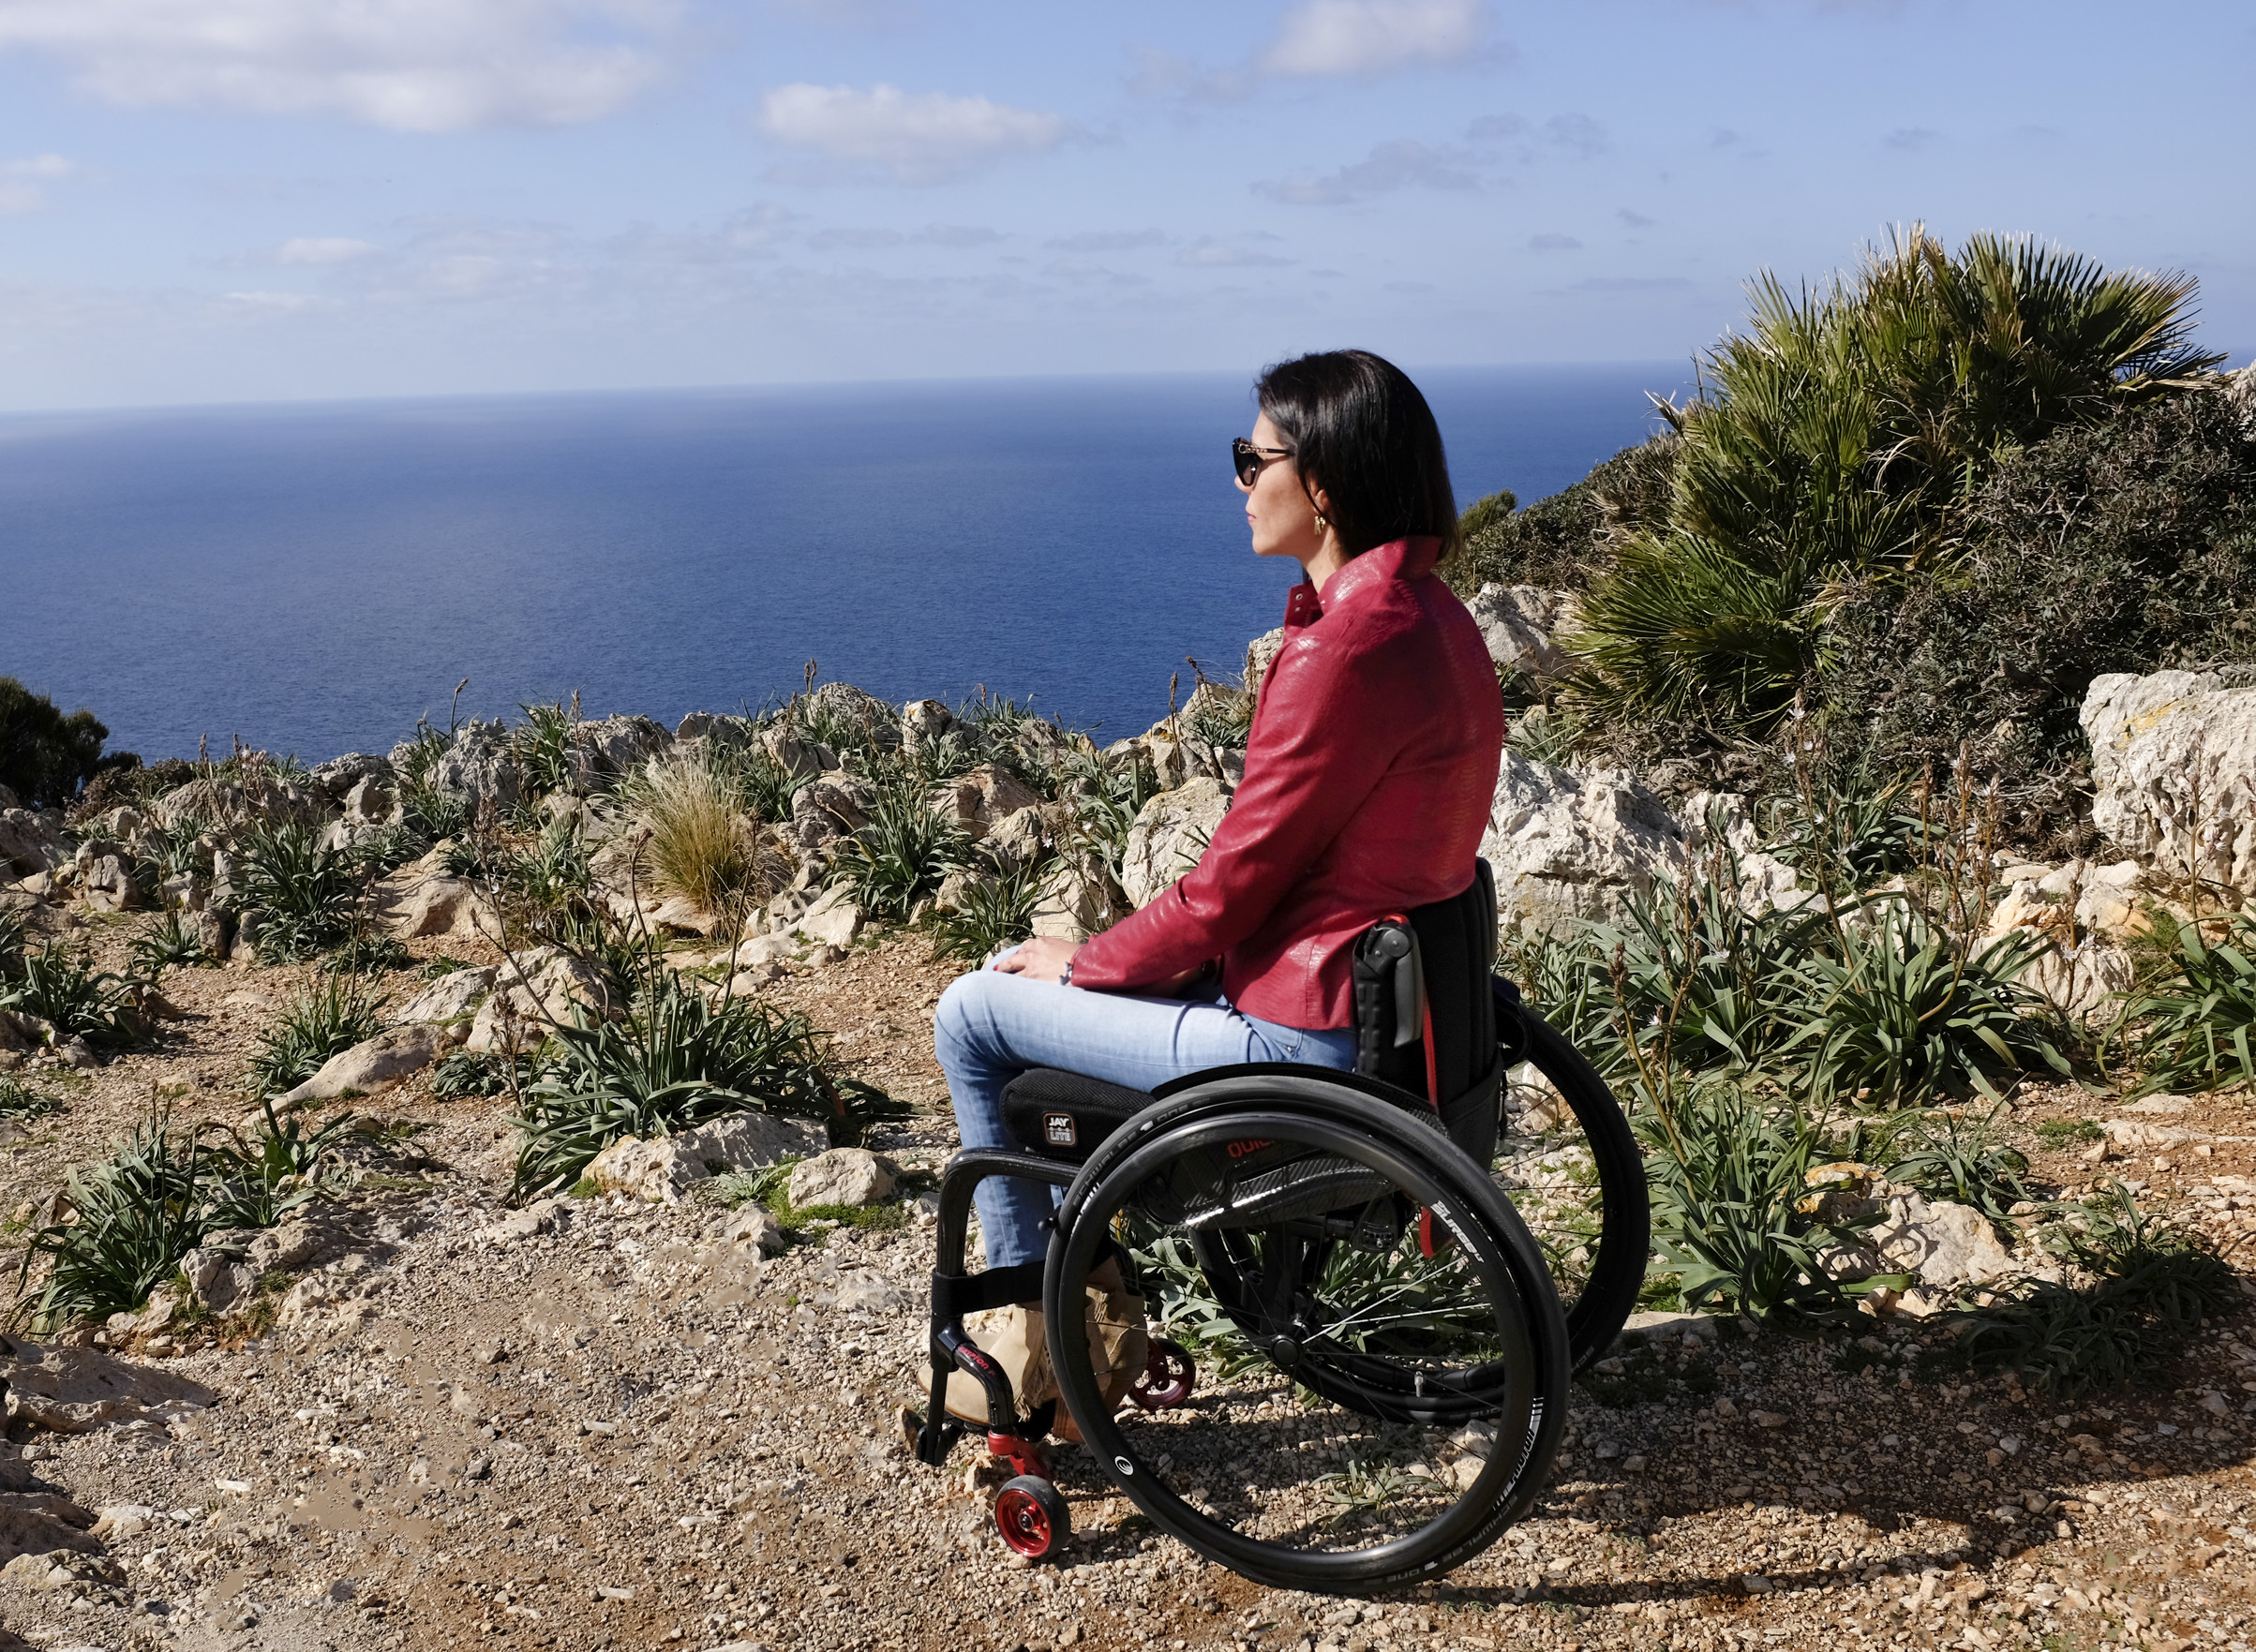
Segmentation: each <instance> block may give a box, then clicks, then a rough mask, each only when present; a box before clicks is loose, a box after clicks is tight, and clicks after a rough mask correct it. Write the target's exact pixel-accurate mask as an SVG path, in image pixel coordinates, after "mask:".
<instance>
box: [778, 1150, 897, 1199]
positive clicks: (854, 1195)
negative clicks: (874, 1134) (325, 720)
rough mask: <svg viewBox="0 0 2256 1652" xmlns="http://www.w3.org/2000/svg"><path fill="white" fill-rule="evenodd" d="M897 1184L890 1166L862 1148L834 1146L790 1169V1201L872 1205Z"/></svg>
mask: <svg viewBox="0 0 2256 1652" xmlns="http://www.w3.org/2000/svg"><path fill="white" fill-rule="evenodd" d="M899 1185H900V1177H899V1174H898V1173H897V1172H896V1171H895V1169H894V1168H893V1167H892V1166H891V1165H890V1164H889V1163H888V1162H887V1161H885V1160H884V1159H881V1158H879V1157H878V1156H877V1155H876V1154H875V1153H872V1152H870V1151H869V1150H868V1149H867V1148H862V1147H834V1148H832V1149H830V1151H829V1152H828V1153H817V1154H815V1155H814V1157H813V1158H811V1159H805V1160H802V1161H801V1162H800V1163H799V1164H797V1165H794V1166H793V1167H792V1169H791V1187H790V1195H789V1197H790V1199H791V1202H792V1203H793V1204H794V1205H795V1206H798V1207H799V1208H800V1209H802V1210H803V1209H805V1208H806V1207H808V1206H810V1205H856V1206H859V1205H874V1204H875V1203H877V1202H878V1201H879V1200H880V1199H883V1198H887V1197H888V1196H889V1195H890V1194H891V1193H892V1191H893V1189H894V1188H895V1187H897V1186H899Z"/></svg>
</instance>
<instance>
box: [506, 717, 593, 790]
mask: <svg viewBox="0 0 2256 1652" xmlns="http://www.w3.org/2000/svg"><path fill="white" fill-rule="evenodd" d="M573 704H574V705H575V706H576V705H577V704H578V696H577V695H575V696H574V700H573ZM517 709H518V710H519V711H522V712H523V713H524V714H525V721H524V722H521V723H519V724H518V725H517V727H516V731H515V734H514V735H513V736H512V737H511V740H512V744H513V745H514V746H515V751H516V758H517V766H518V767H519V768H521V769H523V770H524V771H525V779H526V780H527V781H529V782H530V784H531V787H532V789H533V790H534V791H535V792H536V793H537V792H564V791H569V790H571V788H572V728H573V724H574V723H575V722H577V721H578V719H577V718H576V717H575V715H574V714H573V711H572V710H571V709H570V708H569V707H565V706H564V705H563V704H562V703H561V702H557V703H554V704H551V705H545V706H523V705H520V706H519V707H517Z"/></svg>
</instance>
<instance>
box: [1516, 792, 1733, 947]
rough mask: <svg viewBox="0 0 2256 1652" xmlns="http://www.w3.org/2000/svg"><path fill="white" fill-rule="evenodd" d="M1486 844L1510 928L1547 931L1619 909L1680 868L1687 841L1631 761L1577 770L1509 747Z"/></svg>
mask: <svg viewBox="0 0 2256 1652" xmlns="http://www.w3.org/2000/svg"><path fill="white" fill-rule="evenodd" d="M1480 852H1481V856H1482V858H1483V859H1485V860H1487V862H1488V864H1489V866H1490V868H1491V869H1493V871H1495V874H1496V897H1497V911H1498V915H1499V917H1500V918H1501V920H1502V923H1503V924H1504V925H1505V927H1506V928H1508V929H1509V928H1526V929H1532V930H1543V931H1546V932H1549V931H1551V930H1557V929H1560V928H1561V927H1562V926H1564V925H1565V924H1566V923H1567V922H1568V921H1569V920H1571V919H1574V918H1578V917H1588V918H1618V917H1620V916H1621V915H1623V913H1624V912H1625V911H1626V910H1627V902H1628V898H1629V896H1630V894H1631V893H1632V892H1633V891H1638V890H1645V889H1650V888H1651V886H1652V883H1653V880H1654V878H1656V877H1658V876H1661V875H1663V874H1667V875H1670V876H1674V875H1676V874H1677V873H1679V872H1680V871H1681V870H1682V868H1683V867H1684V865H1685V862H1686V860H1687V858H1688V855H1689V847H1688V845H1687V843H1686V841H1685V832H1684V828H1683V827H1682V826H1681V825H1679V824H1678V822H1677V820H1676V817H1675V816H1674V815H1672V814H1670V813H1669V811H1668V810H1667V809H1666V807H1665V806H1664V805H1663V804H1662V802H1661V799H1660V798H1659V797H1658V796H1655V795H1654V794H1653V793H1652V792H1651V791H1650V790H1648V789H1647V788H1646V787H1645V786H1643V785H1641V784H1639V783H1638V781H1637V780H1636V777H1635V776H1634V775H1632V774H1631V773H1630V771H1629V770H1627V769H1625V768H1614V769H1600V770H1596V771H1594V772H1591V773H1589V774H1576V772H1574V771H1573V770H1571V769H1564V768H1553V767H1551V766H1549V765H1548V764H1542V763H1531V762H1529V761H1528V760H1527V759H1526V758H1524V757H1521V756H1520V755H1519V754H1518V753H1517V752H1513V751H1510V750H1509V749H1507V750H1506V751H1505V752H1504V754H1503V763H1502V768H1501V769H1500V770H1499V771H1498V774H1497V777H1496V795H1495V797H1494V799H1493V801H1492V804H1491V806H1490V810H1489V815H1488V829H1487V832H1486V833H1485V834H1484V835H1483V837H1482V839H1481V848H1480Z"/></svg>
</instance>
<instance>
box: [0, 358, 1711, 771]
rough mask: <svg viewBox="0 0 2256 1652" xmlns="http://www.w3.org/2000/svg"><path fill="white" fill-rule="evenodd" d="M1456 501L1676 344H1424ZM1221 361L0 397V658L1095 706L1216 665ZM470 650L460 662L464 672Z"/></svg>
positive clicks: (311, 676)
mask: <svg viewBox="0 0 2256 1652" xmlns="http://www.w3.org/2000/svg"><path fill="white" fill-rule="evenodd" d="M1413 376H1414V377H1415V378H1416V379H1417V380H1419V383H1420V385H1421V387H1422V388H1423V389H1424V391H1425V392H1426V394H1427V399H1428V400H1429V402H1430V403H1431V404H1432V406H1433V409H1434V411H1435V415H1436V417H1437V418H1438V419H1439V420H1440V422H1441V425H1442V437H1443V439H1444V441H1445V442H1446V444H1447V446H1448V452H1449V461H1450V473H1451V478H1452V480H1453V482H1454V483H1455V484H1456V486H1457V494H1458V498H1459V500H1460V503H1462V504H1469V503H1471V502H1472V500H1473V499H1478V498H1482V497H1484V496H1486V495H1488V494H1491V493H1494V492H1495V491H1496V490H1498V489H1500V488H1510V489H1512V490H1513V491H1514V492H1515V493H1516V495H1517V496H1518V498H1519V500H1520V502H1521V503H1522V504H1523V505H1524V504H1527V503H1531V502H1532V501H1534V500H1535V499H1540V498H1542V497H1544V496H1546V495H1548V494H1551V493H1555V492H1557V491H1558V490H1559V489H1561V488H1562V487H1565V486H1567V485H1568V484H1571V483H1573V482H1575V481H1576V480H1577V479H1578V478H1580V477H1581V476H1582V475H1583V474H1584V473H1585V472H1587V471H1588V470H1589V469H1590V468H1591V466H1592V465H1594V464H1596V463H1597V462H1598V461H1600V460H1602V459H1604V458H1606V456H1607V455H1609V454H1613V453H1614V452H1616V451H1617V450H1619V449H1621V448H1622V447H1625V446H1629V445H1631V444H1634V443H1636V442H1638V441H1641V440H1643V439H1645V437H1646V436H1647V435H1648V434H1650V433H1651V431H1652V430H1653V429H1654V428H1655V427H1656V426H1655V416H1654V413H1653V410H1652V404H1651V401H1650V400H1649V399H1648V398H1647V392H1649V391H1651V392H1656V393H1660V394H1669V393H1672V392H1681V390H1682V389H1683V387H1684V383H1685V380H1687V378H1688V376H1689V375H1688V368H1687V365H1686V364H1683V363H1673V364H1657V363H1656V364H1644V365H1635V364H1633V365H1618V364H1616V365H1588V366H1540V367H1538V366H1524V367H1484V368H1442V369H1427V370H1424V371H1418V372H1415V373H1414V374H1413ZM1253 412H1254V409H1253V402H1252V397H1251V393H1250V390H1249V388H1248V381H1247V380H1245V378H1243V377H1242V376H1236V375H1224V374H1211V375H1205V374H1202V375H1167V376H1157V375H1155V376H1148V377H1117V378H1088V379H1039V380H977V381H964V382H908V383H884V384H873V383H859V384H840V385H824V386H793V387H784V388H761V389H741V390H691V391H664V392H635V393H617V394H571V395H541V396H491V397H450V398H445V399H427V400H389V401H361V402H336V403H310V404H288V405H259V406H232V407H212V408H189V409H155V410H133V411H117V412H98V413H78V412H72V413H52V414H15V415H8V416H6V417H0V676H9V677H17V678H19V679H20V680H22V682H24V683H25V684H26V685H28V686H29V687H31V688H33V689H34V690H36V691H37V692H42V693H45V694H47V695H49V696H51V697H52V699H53V700H55V701H56V703H57V704H59V705H60V706H62V707H65V708H66V709H74V708H76V707H90V708H92V710H93V711H94V712H95V714H96V715H97V717H99V718H100V719H101V720H102V722H104V723H105V724H107V725H108V727H109V729H110V749H111V750H112V751H132V752H139V753H141V755H142V757H143V758H144V759H147V760H150V761H154V760H156V759H157V758H161V757H179V756H192V755H194V754H195V753H196V752H197V751H198V749H199V744H200V742H208V745H209V749H210V750H211V751H212V752H214V753H215V754H224V753H225V752H228V751H229V750H231V749H232V744H233V742H234V741H236V740H238V739H240V740H241V741H242V742H244V743H245V744H246V745H249V746H254V747H257V748H260V749H261V750H265V751H270V752H277V753H291V754H294V755H296V756H298V757H300V758H303V759H304V760H306V761H307V762H309V763H310V762H319V761H321V759H323V758H326V757H330V756H334V755H336V754H337V753H339V752H347V751H376V752H382V751H388V750H389V749H390V748H391V746H392V745H393V744H394V743H395V742H396V741H398V740H400V739H402V738H405V737H407V736H408V735H409V734H411V732H412V730H413V728H414V725H415V722H416V721H417V719H418V718H426V717H427V718H428V719H429V720H430V721H431V722H434V723H436V724H438V725H439V726H441V727H442V728H443V727H445V726H446V725H447V723H448V722H449V720H450V719H451V718H455V717H469V716H473V715H474V716H480V717H514V716H515V715H517V707H520V706H523V705H527V704H532V703H535V702H540V701H557V700H566V701H568V700H569V699H571V697H572V696H573V695H574V694H575V693H576V694H577V695H578V696H579V704H580V707H581V709H582V711H583V713H584V714H585V715H587V716H590V717H598V716H604V715H607V714H609V713H611V712H614V711H634V712H640V713H643V714H646V715H649V716H652V717H656V718H657V719H659V720H660V721H661V722H665V723H667V724H668V725H671V724H672V723H673V722H675V721H676V720H678V719H679V718H680V717H681V716H682V715H683V714H684V713H686V712H689V711H693V710H709V711H740V710H756V709H758V708H759V707H762V706H763V705H766V704H769V703H772V702H773V701H774V700H775V699H777V698H778V697H780V696H782V695H784V694H786V693H789V692H794V691H796V690H798V689H799V687H800V686H801V684H802V683H803V681H804V680H805V678H806V674H807V673H808V672H810V671H812V672H813V673H814V674H815V676H816V677H818V678H819V679H820V680H823V681H845V682H851V683H856V684H859V686H860V687H862V688H865V689H867V690H869V691H870V692H873V693H875V694H878V695H881V696H883V697H884V698H886V699H889V700H893V701H902V700H906V699H914V698H922V697H927V696H929V697H933V698H937V699H942V700H946V701H949V702H950V703H954V702H957V701H960V700H962V699H964V698H965V697H966V696H969V695H971V694H973V693H975V692H979V690H981V689H984V690H985V691H986V692H990V693H994V694H1000V695H1005V696H1008V697H1010V698H1013V699H1016V700H1019V701H1021V702H1022V703H1023V702H1025V701H1028V700H1031V701H1032V703H1033V705H1034V707H1036V708H1037V709H1038V710H1041V711H1045V712H1047V713H1049V714H1051V715H1053V716H1056V717H1058V718H1061V719H1062V720H1064V721H1065V722H1068V724H1070V725H1073V726H1076V727H1082V728H1087V729H1089V730H1091V731H1092V732H1094V733H1096V734H1097V735H1098V737H1099V738H1100V739H1111V738H1115V737H1119V736H1121V735H1123V734H1133V733H1137V732H1140V731H1141V730H1143V728H1145V727H1147V726H1149V725H1150V724H1151V723H1152V722H1154V721H1156V720H1157V719H1158V718H1160V717H1162V716H1164V715H1165V714H1166V712H1167V710H1168V698H1169V693H1170V682H1171V679H1172V680H1173V681H1174V682H1175V684H1176V689H1175V692H1177V693H1180V694H1188V691H1189V688H1190V686H1191V684H1192V681H1193V677H1194V673H1193V670H1192V667H1191V666H1190V665H1189V664H1188V662H1189V661H1194V660H1195V661H1196V662H1198V665H1199V668H1200V669H1203V671H1205V672H1206V673H1207V674H1208V675H1209V676H1227V675H1230V674H1233V673H1234V672H1236V671H1237V670H1239V669H1240V668H1241V666H1242V664H1243V661H1244V654H1245V647H1246V644H1247V642H1248V639H1250V638H1252V637H1254V636H1257V635H1259V634H1260V633H1262V632H1263V631H1266V630H1268V629H1269V628H1270V627H1271V626H1273V625H1275V624H1277V621H1278V619H1279V618H1280V617H1281V615H1282V612H1283V608H1284V603H1285V597H1286V593H1287V590H1288V589H1289V588H1290V586H1291V584H1292V580H1293V579H1295V578H1297V577H1298V569H1297V568H1296V567H1293V566H1292V565H1290V564H1287V565H1285V566H1282V567H1280V566H1277V565H1276V564H1275V563H1272V562H1266V561H1262V560H1260V559H1257V558H1255V557H1254V556H1253V555H1252V554H1251V552H1250V551H1249V550H1248V544H1247V535H1246V525H1245V518H1244V514H1243V506H1242V503H1241V496H1240V495H1239V494H1238V492H1237V490H1236V488H1235V486H1234V485H1233V483H1232V480H1231V475H1230V466H1229V455H1228V452H1227V450H1228V447H1229V444H1230V439H1231V438H1232V437H1233V436H1237V435H1241V434H1243V433H1245V432H1246V431H1248V429H1250V427H1251V424H1252V420H1253ZM464 679H467V680H468V686H467V687H464V688H462V689H461V691H460V693H459V696H458V697H457V695H456V688H457V685H458V684H460V683H462V682H463V681H464Z"/></svg>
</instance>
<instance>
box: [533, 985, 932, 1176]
mask: <svg viewBox="0 0 2256 1652" xmlns="http://www.w3.org/2000/svg"><path fill="white" fill-rule="evenodd" d="M550 1037H551V1040H552V1042H553V1046H554V1049H553V1053H552V1055H551V1057H550V1059H549V1061H548V1062H547V1064H546V1066H545V1072H544V1075H543V1077H542V1078H541V1079H540V1080H539V1081H538V1082H537V1083H535V1084H533V1085H532V1086H531V1087H530V1089H529V1090H526V1091H524V1092H523V1093H522V1094H521V1097H520V1102H521V1110H520V1111H519V1113H518V1115H517V1120H516V1124H517V1128H518V1131H519V1138H520V1139H519V1145H518V1152H517V1163H516V1171H515V1179H514V1183H513V1197H515V1198H525V1197H528V1196H530V1195H532V1194H536V1193H539V1192H543V1191H545V1190H548V1189H551V1188H554V1187H560V1186H563V1187H568V1186H570V1185H571V1184H572V1183H574V1182H575V1181H576V1180H577V1179H578V1177H579V1174H580V1172H581V1171H582V1170H584V1169H586V1168H587V1167H588V1166H589V1164H590V1163H591V1162H592V1161H593V1160H594V1158H595V1156H596V1154H598V1153H601V1152H603V1150H604V1149H605V1148H606V1147H608V1146H609V1145H610V1144H611V1143H612V1142H614V1141H617V1140H619V1139H620V1138H622V1137H626V1136H635V1137H641V1138H644V1139H648V1138H650V1137H653V1136H670V1135H672V1134H674V1133H675V1132H677V1131H679V1130H685V1129H694V1128H695V1126H697V1125H698V1124H703V1123H705V1122H706V1121H707V1120H709V1119H713V1118H718V1117H720V1116H721V1115H723V1114H725V1113H730V1112H737V1111H740V1110H744V1109H758V1110H761V1111H766V1112H770V1113H774V1114H776V1115H777V1116H779V1117H784V1118H799V1119H806V1120H810V1121H812V1122H814V1123H818V1124H822V1125H823V1126H824V1127H825V1128H826V1129H827V1130H828V1131H829V1136H830V1139H831V1140H832V1142H833V1143H834V1144H841V1145H843V1144H845V1143H849V1142H852V1141H857V1140H859V1139H860V1138H861V1137H862V1136H863V1135H864V1134H866V1133H867V1132H868V1131H869V1130H870V1129H871V1128H872V1127H873V1126H874V1125H875V1124H880V1123H883V1122H889V1121H891V1120H894V1119H897V1118H901V1117H904V1116H906V1109H904V1108H903V1107H902V1106H901V1105H900V1104H899V1103H896V1102H894V1101H893V1100H892V1099H891V1098H890V1097H889V1096H886V1095H885V1094H883V1093H881V1092H879V1091H877V1090H875V1089H873V1088H872V1087H871V1086H869V1085H866V1084H862V1083H859V1082H858V1081H856V1080H853V1079H837V1078H835V1077H833V1076H832V1075H831V1073H830V1072H829V1067H828V1065H827V1063H826V1061H825V1052H824V1041H823V1038H822V1035H821V1034H817V1033H816V1032H815V1031H814V1026H813V1024H812V1023H811V1022H810V1021H809V1020H808V1019H807V1018H806V1017H804V1016H802V1015H798V1014H786V1013H784V1012H783V1011H779V1010H777V1009H774V1008H773V1007H771V1006H769V1005H764V1004H758V1003H754V1002H752V1001H750V1000H746V999H741V998H735V997H725V998H724V999H723V1000H722V1001H721V1002H720V1003H718V1004H714V1003H711V1002H709V1001H708V1000H707V999H706V998H705V997H703V996H702V995H701V994H699V993H697V992H696V991H695V990H692V989H690V988H688V987H686V986H684V985H683V984H682V982H681V981H680V977H679V976H677V975H673V974H672V973H671V972H661V973H660V975H659V977H658V979H657V980H655V981H654V982H653V983H651V984H650V986H649V987H648V988H646V990H644V991H643V992H642V993H641V994H639V995H638V997H637V999H636V1001H635V1007H634V1009H633V1012H632V1013H631V1014H630V1015H628V1016H627V1017H626V1018H625V1019H621V1020H616V1021H611V1020H596V1019H590V1018H589V1017H588V1016H587V1015H586V1014H585V1013H584V1012H582V1011H580V1010H579V1009H577V1008H576V1007H575V1010H574V1012H573V1017H572V1020H571V1022H570V1024H568V1025H560V1026H557V1027H554V1028H552V1029H550Z"/></svg>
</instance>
